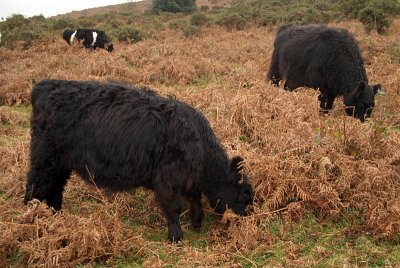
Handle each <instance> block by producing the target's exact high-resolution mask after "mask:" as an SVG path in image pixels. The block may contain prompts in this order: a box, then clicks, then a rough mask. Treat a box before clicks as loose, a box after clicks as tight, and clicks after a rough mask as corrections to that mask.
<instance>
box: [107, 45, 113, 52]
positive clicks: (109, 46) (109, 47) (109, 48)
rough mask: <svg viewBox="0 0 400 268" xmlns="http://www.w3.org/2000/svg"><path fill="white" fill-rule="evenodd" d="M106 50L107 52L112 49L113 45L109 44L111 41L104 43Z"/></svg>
mask: <svg viewBox="0 0 400 268" xmlns="http://www.w3.org/2000/svg"><path fill="white" fill-rule="evenodd" d="M106 50H107V51H108V52H111V51H113V50H114V45H113V44H111V43H107V44H106Z"/></svg>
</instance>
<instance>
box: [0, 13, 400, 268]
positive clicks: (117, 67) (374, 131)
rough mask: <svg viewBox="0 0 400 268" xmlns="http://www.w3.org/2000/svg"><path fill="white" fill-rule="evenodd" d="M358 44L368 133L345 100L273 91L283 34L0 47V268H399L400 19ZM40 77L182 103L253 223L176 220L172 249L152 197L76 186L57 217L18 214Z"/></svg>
mask: <svg viewBox="0 0 400 268" xmlns="http://www.w3.org/2000/svg"><path fill="white" fill-rule="evenodd" d="M336 26H340V27H344V28H347V29H348V30H349V31H351V32H352V33H354V34H355V36H356V38H357V40H358V41H359V44H360V47H361V49H362V53H363V55H364V57H365V60H366V68H367V73H368V76H369V80H370V83H371V84H374V83H381V84H382V88H383V90H384V92H385V94H384V95H379V96H377V98H376V106H375V109H374V112H373V114H372V118H371V119H370V120H368V121H367V122H366V123H364V124H362V123H360V122H359V121H358V120H356V119H353V118H350V117H347V116H345V114H344V107H343V104H342V100H341V99H337V100H336V102H335V104H334V109H333V111H332V112H331V113H330V114H329V115H324V114H322V113H321V112H320V111H319V103H318V101H317V96H318V92H317V91H314V90H312V89H307V88H302V89H299V90H297V91H296V92H287V91H285V90H284V89H283V86H281V87H279V88H278V87H273V86H272V85H270V83H268V82H266V81H265V76H266V71H267V68H268V65H269V62H270V57H271V54H272V45H273V40H274V37H275V33H276V28H268V27H248V28H247V29H246V30H244V31H227V30H225V29H224V28H221V27H217V26H212V27H207V28H204V29H203V30H202V32H201V34H200V35H199V36H193V37H190V38H185V37H184V36H183V35H182V33H181V32H179V31H174V30H171V29H165V30H163V31H160V32H159V33H158V34H157V36H156V37H153V38H148V39H145V40H143V41H141V42H139V43H136V44H126V43H118V42H115V44H114V46H115V51H114V52H112V53H107V52H106V51H104V50H101V51H91V50H85V49H82V48H80V47H78V46H74V47H70V46H68V45H67V44H66V43H65V41H64V40H62V39H61V37H59V36H58V35H57V36H52V35H49V36H48V37H47V38H46V39H45V40H41V41H38V42H37V43H36V44H34V46H33V47H32V48H30V49H28V50H7V49H4V48H0V73H1V75H0V84H1V87H0V103H1V106H0V121H1V122H0V233H2V235H1V236H0V267H57V266H59V267H165V266H166V267H215V266H219V267H310V266H315V267H369V266H372V267H375V266H382V267H399V266H400V245H399V241H400V240H399V233H400V183H399V182H400V87H399V85H400V47H399V45H398V44H399V43H400V21H399V20H395V21H394V23H393V24H392V26H391V28H389V31H388V33H387V34H386V35H377V34H375V33H371V34H369V35H367V34H366V33H365V32H364V30H363V27H362V25H361V24H360V23H358V22H355V21H350V22H343V23H340V24H336ZM46 78H57V79H77V80H99V81H107V80H118V81H124V82H127V83H130V84H134V85H144V86H149V87H151V88H153V89H154V90H156V91H157V92H158V93H159V94H161V95H174V96H176V98H177V99H179V100H182V101H185V102H187V103H189V104H191V105H193V106H194V107H196V108H197V109H199V110H200V111H202V112H203V113H204V114H205V115H206V117H207V118H208V119H209V121H210V123H211V125H212V128H213V130H214V131H215V133H216V135H217V136H218V138H219V139H220V140H221V142H222V143H223V144H224V146H225V148H226V149H227V151H228V153H229V155H230V156H233V155H237V154H239V155H242V156H243V157H244V158H245V160H246V163H245V170H246V173H247V174H248V175H249V176H250V178H251V181H252V184H253V186H254V189H255V203H254V206H253V207H251V208H250V211H249V212H250V213H249V214H250V215H249V216H247V217H244V218H237V217H235V216H234V215H230V214H226V215H224V217H221V215H216V214H215V213H213V212H212V209H211V208H210V207H209V205H208V202H207V201H206V200H203V203H204V207H205V208H206V217H205V222H204V226H203V228H202V229H201V231H200V232H194V231H193V230H192V229H191V228H190V223H189V218H188V215H187V214H188V213H187V208H188V206H185V211H184V212H183V213H182V215H181V223H182V227H183V229H184V232H185V237H184V241H183V242H182V243H181V244H180V245H173V244H170V243H168V242H167V241H166V234H167V227H166V221H165V219H164V217H163V215H162V213H161V211H160V208H159V207H158V205H157V204H156V202H155V200H154V196H153V194H152V192H150V191H147V190H145V189H137V190H136V191H134V192H131V193H120V194H111V193H109V192H107V191H105V190H101V189H98V188H96V187H95V186H94V185H91V184H89V183H84V182H83V181H82V180H81V179H80V178H79V177H78V176H77V175H73V176H72V178H71V179H70V180H69V182H68V184H67V187H66V190H65V194H64V203H63V210H62V212H61V213H56V214H53V212H52V211H51V210H50V209H49V208H48V207H47V206H46V205H45V204H38V203H35V202H32V203H31V204H29V206H28V207H26V206H24V205H23V202H22V200H23V195H24V187H25V182H26V173H27V171H28V168H29V141H30V133H29V126H30V121H29V120H30V113H31V106H30V101H29V94H30V91H31V89H32V86H33V85H34V84H35V83H36V82H38V81H40V80H42V79H46Z"/></svg>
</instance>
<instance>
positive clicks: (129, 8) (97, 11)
mask: <svg viewBox="0 0 400 268" xmlns="http://www.w3.org/2000/svg"><path fill="white" fill-rule="evenodd" d="M150 5H151V0H143V1H138V2H130V3H124V4H117V5H109V6H103V7H94V8H88V9H84V10H79V11H72V12H68V13H65V14H58V15H56V16H52V17H51V18H55V19H60V18H71V19H77V18H79V17H84V16H86V17H90V16H95V15H102V14H107V13H110V12H116V13H119V12H132V13H143V12H144V11H146V10H147V9H149V7H150Z"/></svg>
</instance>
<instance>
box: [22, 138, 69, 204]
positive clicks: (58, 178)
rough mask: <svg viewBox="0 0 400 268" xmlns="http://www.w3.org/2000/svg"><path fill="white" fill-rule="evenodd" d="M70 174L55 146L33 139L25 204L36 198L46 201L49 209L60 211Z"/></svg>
mask: <svg viewBox="0 0 400 268" xmlns="http://www.w3.org/2000/svg"><path fill="white" fill-rule="evenodd" d="M70 174H71V170H70V169H68V168H66V167H65V161H64V160H63V159H62V157H61V155H60V154H59V153H57V151H56V150H54V149H53V146H46V145H45V144H42V142H41V140H37V139H35V137H33V138H32V150H31V168H30V171H29V173H28V182H27V184H26V192H25V198H24V203H25V204H26V203H28V201H30V200H32V199H33V198H36V199H39V200H40V201H43V200H46V203H47V205H48V206H49V207H53V208H54V209H55V210H60V209H61V204H62V194H63V191H64V186H65V184H66V183H67V179H68V177H69V176H70Z"/></svg>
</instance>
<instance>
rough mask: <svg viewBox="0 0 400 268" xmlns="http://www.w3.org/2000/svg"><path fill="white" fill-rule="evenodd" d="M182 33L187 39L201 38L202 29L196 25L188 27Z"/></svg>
mask: <svg viewBox="0 0 400 268" xmlns="http://www.w3.org/2000/svg"><path fill="white" fill-rule="evenodd" d="M182 33H183V36H185V37H192V36H200V34H201V28H200V27H198V26H194V25H187V27H185V28H183V29H182Z"/></svg>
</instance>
